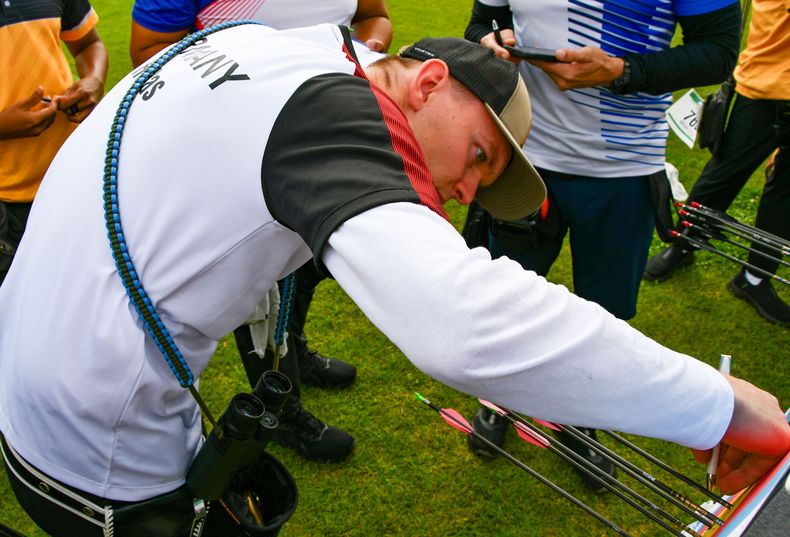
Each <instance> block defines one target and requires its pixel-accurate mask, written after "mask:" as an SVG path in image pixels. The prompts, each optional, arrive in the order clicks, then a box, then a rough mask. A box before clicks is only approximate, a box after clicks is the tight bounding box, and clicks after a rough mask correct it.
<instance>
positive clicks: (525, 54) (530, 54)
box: [502, 45, 560, 62]
mask: <svg viewBox="0 0 790 537" xmlns="http://www.w3.org/2000/svg"><path fill="white" fill-rule="evenodd" d="M502 47H503V48H504V49H505V50H507V51H508V52H509V53H510V55H511V56H515V57H517V58H523V59H525V60H541V61H544V62H558V61H560V60H558V59H557V56H556V53H557V51H556V50H553V49H550V48H535V47H523V48H521V47H511V46H510V45H502Z"/></svg>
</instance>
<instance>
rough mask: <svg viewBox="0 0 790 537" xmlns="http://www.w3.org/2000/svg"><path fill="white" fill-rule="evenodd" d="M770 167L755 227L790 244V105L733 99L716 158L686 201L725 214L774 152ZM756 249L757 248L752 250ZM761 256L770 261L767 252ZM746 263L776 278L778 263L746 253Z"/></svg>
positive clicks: (703, 172)
mask: <svg viewBox="0 0 790 537" xmlns="http://www.w3.org/2000/svg"><path fill="white" fill-rule="evenodd" d="M777 148H778V149H779V152H778V154H777V155H776V161H775V167H774V171H773V173H772V174H768V175H767V176H766V181H765V187H764V189H763V193H762V196H761V197H760V204H759V206H758V208H757V218H756V220H755V226H756V227H757V228H759V229H762V230H763V231H767V232H769V233H772V234H774V235H777V236H779V237H782V238H784V239H790V101H768V100H753V99H749V98H747V97H744V96H742V95H736V97H735V104H734V105H733V108H732V112H731V115H730V119H729V123H728V124H727V130H726V132H725V134H724V139H723V141H722V147H721V151H720V152H719V156H718V157H714V158H712V159H711V160H710V161H708V163H707V164H706V165H705V168H704V169H703V170H702V174H701V175H700V177H699V179H698V180H697V182H696V183H695V185H694V188H693V189H692V190H691V194H690V195H689V200H690V201H697V202H699V203H701V204H703V205H706V206H708V207H711V208H712V209H718V210H720V211H726V210H727V208H728V207H729V206H730V204H732V202H733V200H734V199H735V197H736V196H737V195H738V192H740V190H741V188H743V185H745V184H746V182H747V181H748V180H749V177H751V175H752V174H753V173H754V172H755V170H757V168H758V167H759V166H760V165H761V164H762V163H763V162H764V161H765V159H767V158H768V157H769V156H770V155H771V153H773V151H774V150H776V149H777ZM753 247H754V248H755V249H760V246H759V245H753ZM761 251H763V252H765V253H767V254H769V255H773V256H775V255H776V254H774V253H772V252H771V251H770V250H766V249H761ZM749 263H750V264H752V265H755V266H757V267H759V268H761V269H763V270H766V271H768V272H771V273H775V272H776V269H777V268H778V267H779V263H778V262H777V261H774V260H773V259H769V258H766V257H763V256H761V255H759V254H754V253H750V254H749Z"/></svg>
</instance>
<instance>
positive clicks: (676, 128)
mask: <svg viewBox="0 0 790 537" xmlns="http://www.w3.org/2000/svg"><path fill="white" fill-rule="evenodd" d="M702 104H703V100H702V97H700V96H699V93H697V91H696V90H695V89H694V88H692V89H690V90H688V91H687V92H686V93H685V94H683V96H682V97H681V98H680V99H678V100H677V101H675V102H674V103H672V106H670V107H669V108H667V112H666V114H667V121H668V122H669V127H670V128H671V129H672V132H674V133H675V134H676V135H677V137H678V138H680V139H681V140H682V141H683V143H684V144H686V145H687V146H689V148H691V147H694V140H696V139H697V128H698V127H699V119H700V117H701V116H702Z"/></svg>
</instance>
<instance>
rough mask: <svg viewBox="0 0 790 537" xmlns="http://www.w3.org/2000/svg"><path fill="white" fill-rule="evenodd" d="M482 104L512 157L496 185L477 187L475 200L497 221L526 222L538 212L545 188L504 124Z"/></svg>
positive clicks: (489, 108) (544, 195) (544, 196)
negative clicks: (523, 220)
mask: <svg viewBox="0 0 790 537" xmlns="http://www.w3.org/2000/svg"><path fill="white" fill-rule="evenodd" d="M483 104H484V105H485V107H486V110H488V113H489V114H491V117H492V118H493V119H494V121H495V122H496V124H497V125H498V126H499V129H500V130H501V131H502V134H504V135H505V138H507V140H508V142H510V145H511V146H512V147H513V156H512V157H511V158H510V163H509V164H508V165H507V168H505V170H504V171H503V172H502V174H501V175H500V176H499V177H498V178H497V179H496V181H494V182H493V183H492V184H491V185H489V186H486V187H479V188H478V189H477V194H476V195H475V197H476V198H477V201H479V202H480V205H482V206H483V208H484V209H485V210H486V211H488V212H489V213H491V216H493V217H494V218H496V219H498V220H518V219H520V218H525V217H527V216H529V215H531V214H532V213H534V212H535V211H537V210H538V209H539V208H540V206H541V204H542V203H543V200H544V199H546V185H545V184H543V180H542V179H541V178H540V175H539V174H538V172H537V171H536V170H535V168H534V167H533V166H532V163H530V161H529V160H528V159H527V156H526V155H525V154H524V151H523V150H522V149H521V144H520V143H518V142H517V141H516V139H515V138H513V135H512V134H511V133H510V130H509V129H508V128H507V127H506V126H505V124H504V122H503V121H502V120H501V119H500V118H499V116H497V115H496V113H495V112H494V110H493V109H492V108H491V107H490V106H488V104H486V103H483Z"/></svg>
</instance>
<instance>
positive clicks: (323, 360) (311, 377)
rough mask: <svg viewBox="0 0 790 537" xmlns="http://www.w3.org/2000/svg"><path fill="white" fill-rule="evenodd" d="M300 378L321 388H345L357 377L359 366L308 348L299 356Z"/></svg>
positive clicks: (305, 382)
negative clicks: (322, 354)
mask: <svg viewBox="0 0 790 537" xmlns="http://www.w3.org/2000/svg"><path fill="white" fill-rule="evenodd" d="M299 378H300V379H301V381H302V384H307V385H308V386H318V387H319V388H345V387H347V386H350V385H351V383H353V382H354V379H356V378H357V368H356V367H354V366H353V365H351V364H347V363H346V362H344V361H342V360H338V359H337V358H330V357H328V356H321V355H320V354H318V353H317V352H314V351H312V350H310V349H307V352H305V353H304V354H303V355H302V356H300V357H299Z"/></svg>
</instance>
